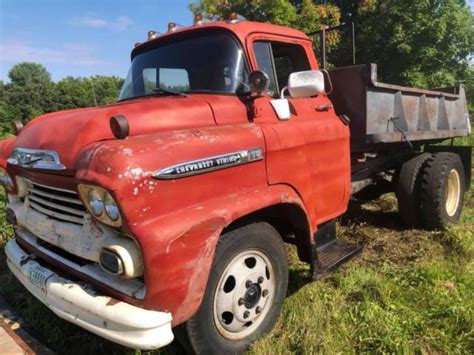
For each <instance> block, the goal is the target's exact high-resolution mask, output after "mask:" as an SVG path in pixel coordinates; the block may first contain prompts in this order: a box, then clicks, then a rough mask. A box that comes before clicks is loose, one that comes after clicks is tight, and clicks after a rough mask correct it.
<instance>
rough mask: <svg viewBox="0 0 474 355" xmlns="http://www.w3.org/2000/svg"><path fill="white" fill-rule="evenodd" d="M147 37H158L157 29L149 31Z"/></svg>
mask: <svg viewBox="0 0 474 355" xmlns="http://www.w3.org/2000/svg"><path fill="white" fill-rule="evenodd" d="M147 37H148V40H150V39H153V38H156V37H158V33H157V32H156V31H152V30H150V31H148V32H147Z"/></svg>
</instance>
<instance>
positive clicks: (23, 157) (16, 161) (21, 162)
mask: <svg viewBox="0 0 474 355" xmlns="http://www.w3.org/2000/svg"><path fill="white" fill-rule="evenodd" d="M7 162H8V163H9V164H12V165H16V166H20V167H22V168H31V169H42V170H65V169H66V167H65V166H64V165H63V164H61V161H60V160H59V155H58V153H57V152H55V151H54V150H43V149H27V148H14V149H13V150H12V152H11V153H10V157H9V158H8V159H7Z"/></svg>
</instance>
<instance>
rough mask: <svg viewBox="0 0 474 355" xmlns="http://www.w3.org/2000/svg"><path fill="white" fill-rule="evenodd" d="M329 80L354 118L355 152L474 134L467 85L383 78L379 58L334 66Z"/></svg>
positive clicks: (343, 110) (333, 94) (339, 106)
mask: <svg viewBox="0 0 474 355" xmlns="http://www.w3.org/2000/svg"><path fill="white" fill-rule="evenodd" d="M326 85H327V86H326V87H327V90H328V91H329V92H330V94H329V97H330V99H331V101H332V102H333V103H334V106H335V109H336V112H337V113H338V114H339V115H342V114H344V115H347V116H348V117H349V118H350V120H351V123H350V130H351V149H352V152H364V151H370V150H374V149H379V148H387V146H386V144H391V145H395V144H396V143H400V142H404V141H406V140H408V141H410V142H412V143H413V144H417V143H423V142H424V141H437V140H443V139H446V138H451V137H459V136H465V135H468V134H470V129H471V128H470V122H469V116H468V111H467V105H466V95H465V92H464V87H463V86H462V85H460V86H457V87H453V88H444V89H435V90H425V89H415V88H407V87H403V86H398V85H391V84H384V83H379V82H378V81H377V66H376V65H375V64H365V65H355V66H350V67H341V68H336V69H332V70H329V78H327V79H326Z"/></svg>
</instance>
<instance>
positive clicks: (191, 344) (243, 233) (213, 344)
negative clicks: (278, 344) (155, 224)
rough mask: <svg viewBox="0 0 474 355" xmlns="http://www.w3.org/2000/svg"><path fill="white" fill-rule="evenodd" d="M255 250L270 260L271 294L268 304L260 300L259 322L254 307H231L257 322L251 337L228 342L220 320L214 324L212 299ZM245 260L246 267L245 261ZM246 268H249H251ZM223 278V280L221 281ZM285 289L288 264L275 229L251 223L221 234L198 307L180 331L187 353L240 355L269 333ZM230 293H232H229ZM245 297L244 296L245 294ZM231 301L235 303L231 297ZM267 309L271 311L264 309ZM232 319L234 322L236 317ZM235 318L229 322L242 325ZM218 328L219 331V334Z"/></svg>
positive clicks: (236, 288) (284, 294)
mask: <svg viewBox="0 0 474 355" xmlns="http://www.w3.org/2000/svg"><path fill="white" fill-rule="evenodd" d="M255 250H257V251H258V252H261V253H263V255H265V257H266V258H267V259H266V260H269V262H270V263H271V267H272V268H273V271H272V272H273V275H274V278H275V280H274V284H275V288H274V294H273V295H272V296H271V298H270V294H269V291H268V290H267V293H266V295H265V297H267V300H265V299H263V298H262V302H266V303H265V305H264V308H265V309H264V311H261V312H262V313H261V317H263V318H261V320H259V319H260V318H258V317H260V316H258V315H257V314H258V313H257V311H256V310H255V307H254V308H248V307H249V306H251V305H248V304H247V303H245V304H244V305H240V306H238V305H234V303H233V307H245V308H244V309H243V310H244V311H245V310H249V312H253V313H252V317H257V318H256V319H255V324H254V326H255V328H254V330H253V331H252V332H251V333H250V334H248V335H247V336H245V337H244V338H241V339H238V340H231V339H229V337H228V336H225V335H224V334H223V330H222V322H223V320H222V321H220V320H215V317H214V309H215V308H214V306H215V303H214V299H215V298H216V304H217V302H218V301H217V297H216V296H217V293H218V292H220V294H222V292H225V291H218V287H219V284H220V282H222V280H228V278H227V274H225V273H226V272H227V273H228V272H229V271H228V270H232V265H235V264H234V263H235V260H236V258H239V257H240V256H241V255H244V257H245V255H246V254H245V253H246V251H249V252H252V251H255ZM244 260H245V263H246V262H247V259H244ZM262 260H263V259H262ZM248 267H249V268H250V266H248ZM239 270H240V269H239ZM265 270H266V272H265V274H266V276H265V277H267V278H268V280H265V283H266V282H269V279H270V278H269V276H268V275H270V273H269V272H268V269H267V268H265ZM224 275H225V278H223V277H224ZM231 276H232V275H231ZM232 277H233V276H232ZM244 278H245V279H247V277H244ZM248 278H251V277H248ZM221 279H222V280H221ZM234 280H235V278H234ZM252 282H255V283H254V284H253V285H257V283H256V282H257V281H254V280H252ZM237 283H238V284H240V285H242V283H241V282H240V283H239V281H238V280H237ZM265 283H262V285H265ZM221 285H222V284H221ZM225 285H227V281H226V282H225V284H224V288H223V290H224V289H225ZM287 286H288V263H287V258H286V252H285V248H284V245H283V241H282V238H281V236H280V235H279V233H278V232H277V231H276V230H275V228H273V227H272V226H271V225H270V224H268V223H263V222H261V223H252V224H249V225H246V226H243V227H240V228H238V229H235V230H233V231H230V232H227V233H225V234H223V235H222V236H221V237H220V238H219V240H218V243H217V247H216V253H215V256H214V261H213V264H212V266H211V271H210V274H209V279H208V283H207V287H206V291H205V294H204V298H203V300H202V303H201V306H200V308H199V310H198V312H197V313H196V314H195V315H194V316H193V317H191V318H190V319H189V320H188V321H187V322H186V323H185V324H184V325H183V326H182V327H181V336H183V335H184V338H185V339H184V341H181V342H182V343H183V345H184V346H185V347H186V348H187V350H188V351H192V352H194V353H197V354H227V353H232V354H239V353H243V352H245V350H246V349H247V347H248V346H249V344H250V343H252V342H253V341H254V340H256V339H257V338H258V337H260V336H261V335H263V334H264V333H266V332H268V331H269V330H270V329H271V328H272V327H273V325H274V324H275V322H276V320H277V318H278V316H279V314H280V311H281V307H282V305H283V301H284V299H285V296H286V290H287ZM233 287H234V288H235V290H238V289H239V290H240V289H241V288H239V287H238V285H234V286H233ZM240 287H242V286H240ZM245 287H247V286H245ZM249 289H250V288H248V290H249ZM264 291H265V290H263V291H262V290H260V297H264V294H265V293H264ZM229 292H234V291H233V290H231V291H229ZM235 294H236V295H237V297H240V296H239V295H240V293H238V292H237V291H235ZM245 295H247V293H246V294H245ZM229 297H230V296H229ZM230 298H232V299H234V298H233V297H230ZM270 300H271V302H270ZM267 307H270V308H268V309H267ZM216 309H217V306H216ZM238 311H239V312H240V311H242V309H240V308H239V310H238ZM225 313H230V312H225ZM216 314H218V312H216ZM223 315H224V313H223ZM235 317H236V318H237V315H236V316H235ZM236 318H235V319H234V318H233V317H232V320H231V321H230V322H234V321H237V322H240V324H242V321H239V320H238V319H236ZM220 319H224V317H221V318H220ZM218 323H220V324H218ZM230 324H231V323H230ZM237 324H239V323H237ZM245 326H246V325H245ZM219 327H220V328H221V330H219ZM249 327H251V325H249ZM224 332H225V330H224Z"/></svg>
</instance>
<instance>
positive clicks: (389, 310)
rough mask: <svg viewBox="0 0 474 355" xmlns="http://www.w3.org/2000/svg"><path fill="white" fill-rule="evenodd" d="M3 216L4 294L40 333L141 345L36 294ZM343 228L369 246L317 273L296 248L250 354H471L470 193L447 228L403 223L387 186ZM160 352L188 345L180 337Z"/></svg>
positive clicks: (65, 341)
mask: <svg viewBox="0 0 474 355" xmlns="http://www.w3.org/2000/svg"><path fill="white" fill-rule="evenodd" d="M461 141H462V142H456V143H458V144H459V143H465V144H473V143H474V136H470V137H466V138H462V139H461ZM3 203H4V201H3V199H2V203H1V204H2V205H3ZM0 221H2V223H1V224H0V295H2V296H3V297H4V298H5V299H6V300H7V302H8V303H9V304H10V305H11V306H12V307H13V308H14V309H16V310H17V312H18V313H19V314H20V315H21V316H22V317H23V318H24V319H25V320H26V321H27V322H28V323H30V324H31V325H32V326H33V329H34V331H35V334H34V335H36V336H37V337H38V338H39V340H40V341H42V342H44V343H45V344H46V345H47V346H49V347H50V348H51V349H53V350H55V351H57V352H58V353H65V352H71V353H99V352H100V353H107V354H112V353H113V354H138V353H140V352H139V351H133V350H130V349H126V348H123V347H121V346H118V345H116V344H113V343H110V342H108V341H106V340H103V339H101V338H99V337H96V336H94V335H92V334H90V333H88V332H86V331H84V330H82V329H80V328H78V327H76V326H74V325H72V324H70V323H68V322H66V321H63V320H61V319H60V318H58V317H56V316H55V315H54V314H53V313H52V312H50V311H49V310H48V309H47V308H46V307H45V306H43V305H42V304H41V303H40V302H39V301H37V300H36V299H35V298H34V297H33V296H31V295H30V294H29V293H28V292H27V291H26V290H25V289H24V288H23V287H22V286H21V285H20V284H19V283H18V281H16V279H15V278H14V277H13V276H12V275H11V274H10V272H9V271H8V269H7V266H6V263H5V256H4V253H3V250H2V249H3V244H4V243H5V241H6V239H7V238H8V237H9V236H10V235H11V228H10V227H9V226H7V225H6V224H5V222H3V221H4V215H3V208H1V209H0ZM338 234H339V236H340V237H341V238H346V239H348V240H353V241H358V242H362V243H364V246H365V247H364V251H363V252H362V254H361V255H360V256H358V257H356V258H355V259H354V260H352V261H350V262H349V263H347V264H345V265H343V266H342V267H341V268H340V269H338V270H337V271H336V272H334V273H333V274H331V275H329V276H328V277H327V278H326V279H324V280H321V281H317V282H310V280H309V272H308V270H309V267H308V265H307V264H304V263H301V262H300V261H299V260H298V258H297V256H296V253H295V250H294V248H293V247H288V258H289V261H290V284H289V289H288V295H287V299H286V301H285V303H284V306H283V311H282V315H281V317H280V318H279V320H278V322H277V324H276V326H275V328H274V329H273V331H272V332H271V333H270V334H268V335H267V336H265V337H263V338H262V339H260V340H258V341H257V342H255V343H254V344H253V345H252V347H251V349H250V351H249V353H251V354H277V353H289V352H296V353H350V352H369V353H413V352H416V353H454V354H471V353H472V349H474V332H473V329H474V328H473V319H474V298H473V297H472V292H473V290H474V244H473V238H474V194H473V193H472V192H469V193H467V194H466V196H465V203H464V212H463V215H462V218H461V221H460V223H459V224H457V225H455V226H453V227H451V228H450V229H449V230H447V231H438V232H429V231H425V230H417V229H405V228H404V227H403V226H402V224H401V221H400V219H399V217H398V215H397V213H396V200H395V198H394V196H393V195H390V194H389V195H385V196H383V197H382V198H381V199H379V200H377V201H374V202H371V203H365V204H362V205H360V204H358V203H356V202H351V204H350V206H349V211H348V213H347V214H346V215H345V216H344V217H343V218H341V220H340V222H339V224H338ZM161 352H162V353H164V354H176V353H182V352H183V349H182V348H181V346H180V345H179V344H178V343H177V342H175V343H173V344H171V345H170V346H168V347H167V348H165V349H163V350H162V351H161ZM161 352H160V353H161ZM143 353H145V352H143ZM151 353H159V352H158V351H157V352H151Z"/></svg>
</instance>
